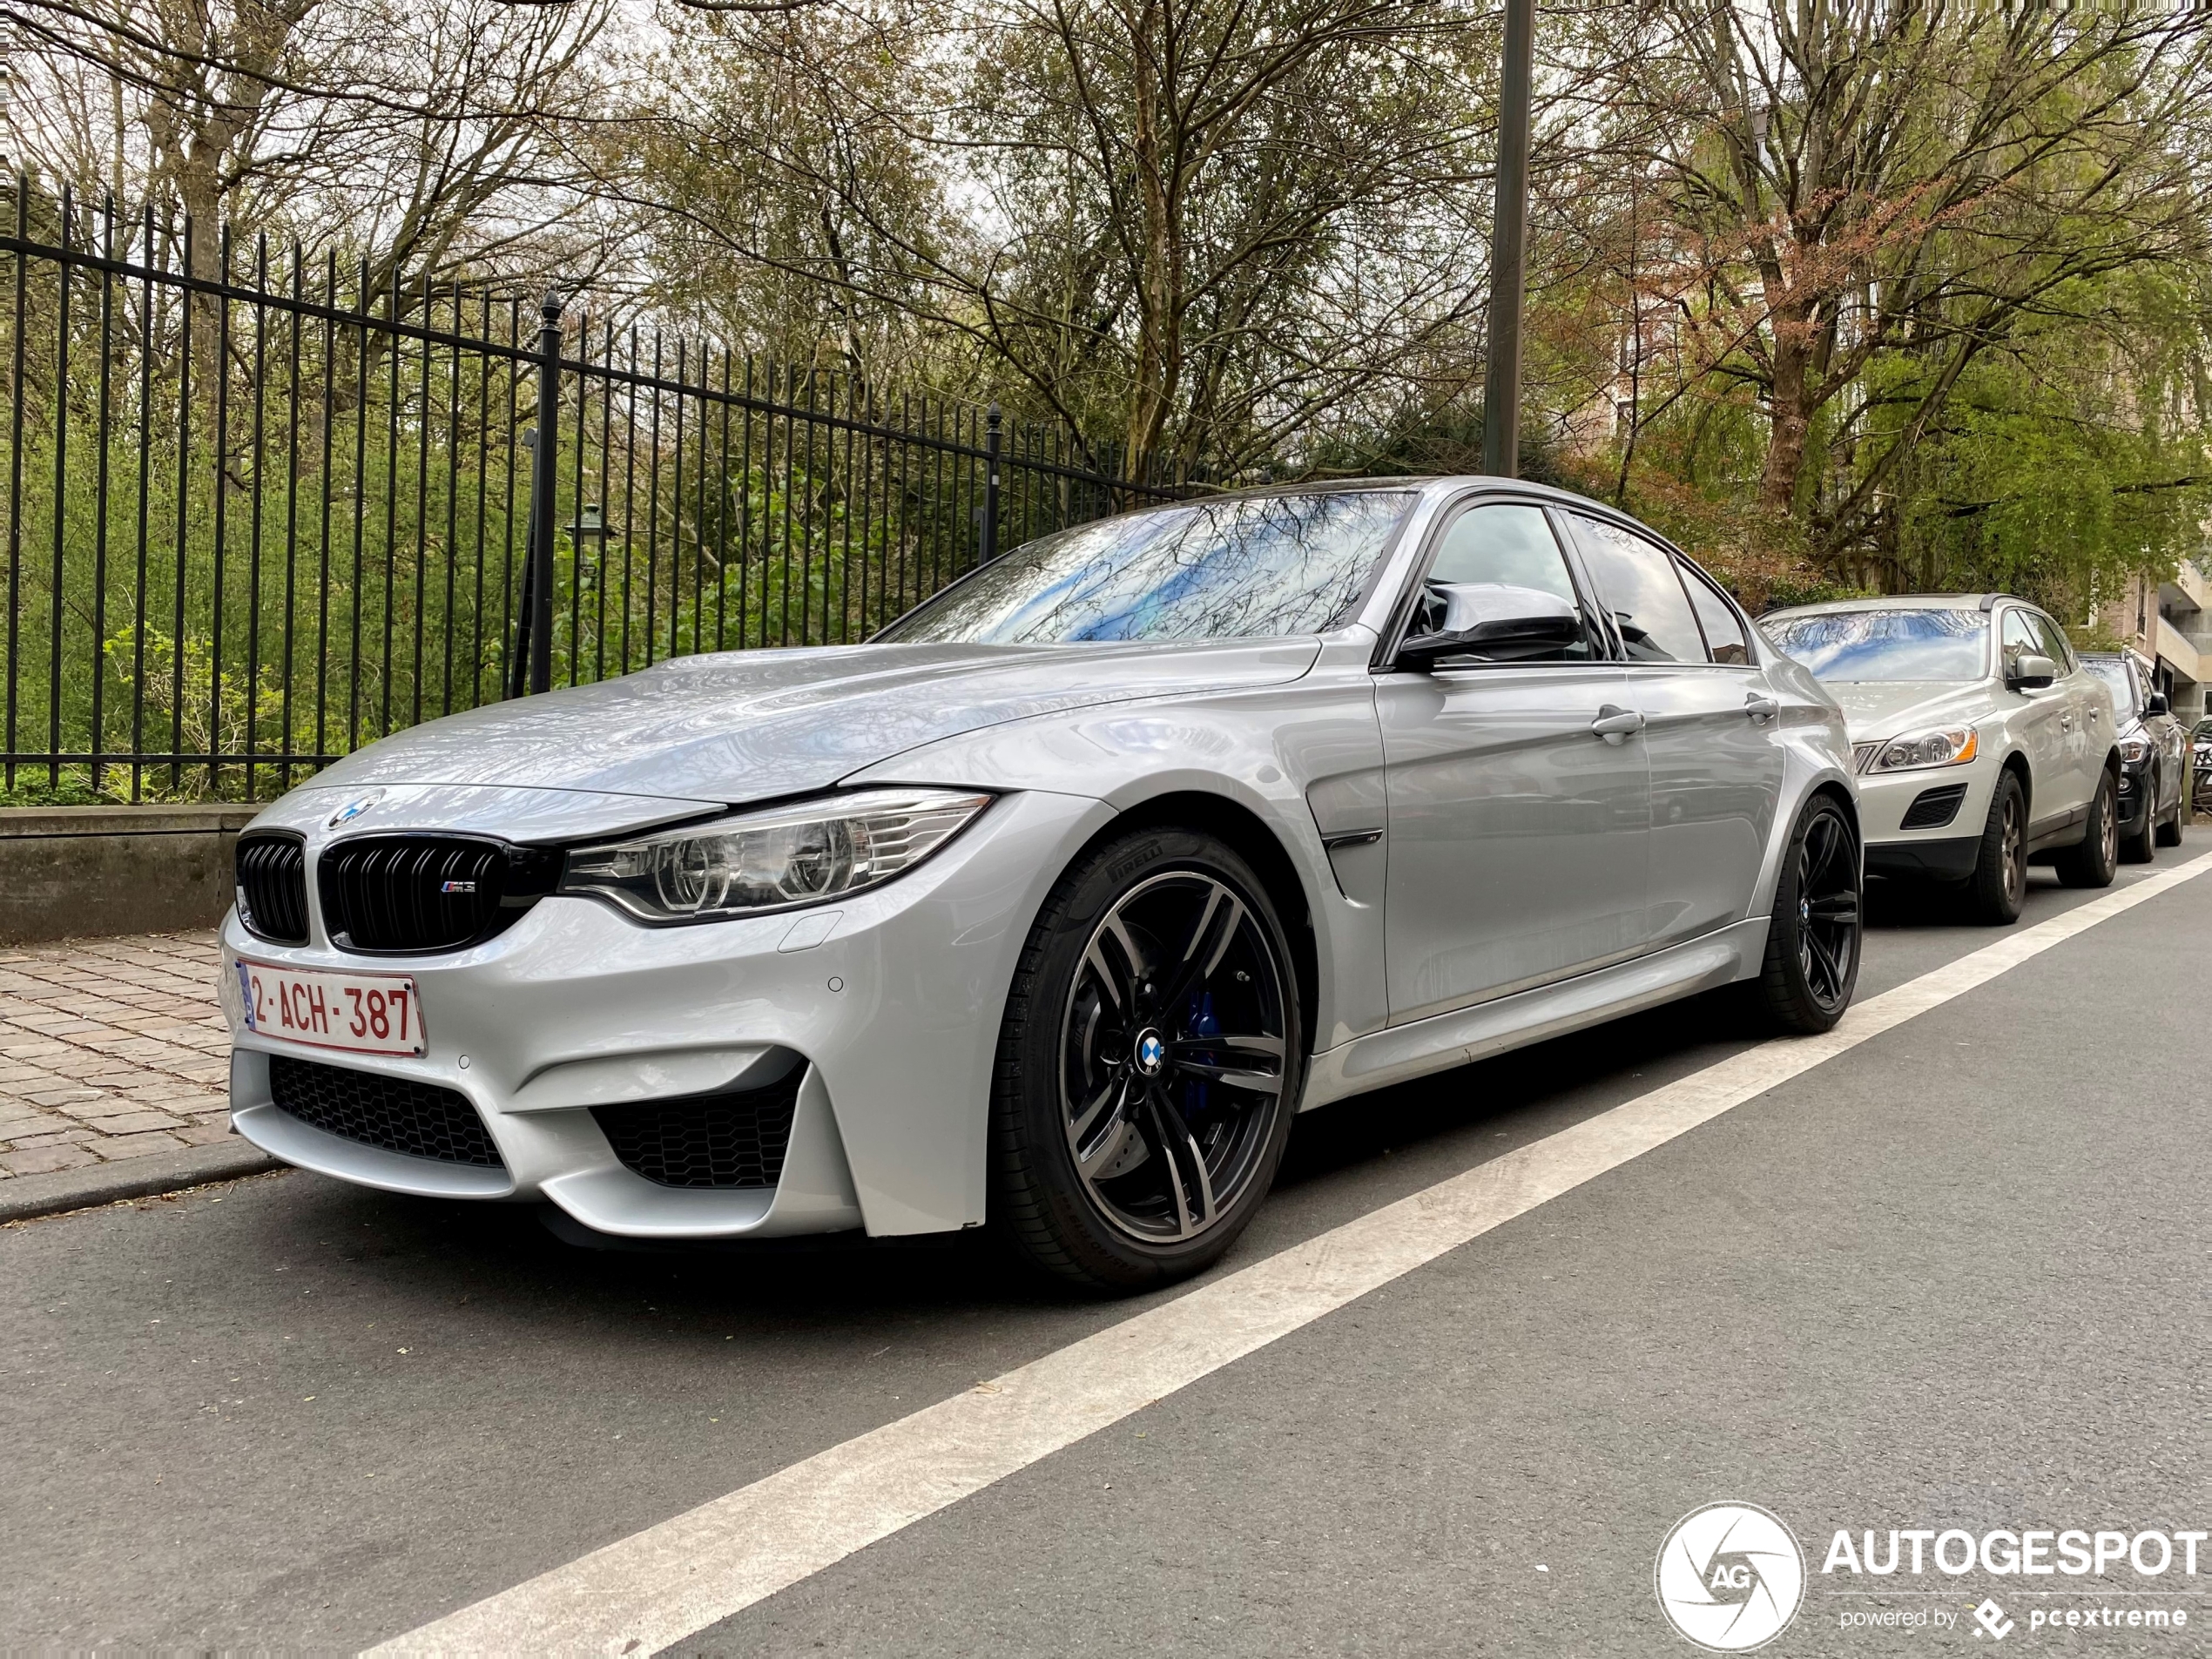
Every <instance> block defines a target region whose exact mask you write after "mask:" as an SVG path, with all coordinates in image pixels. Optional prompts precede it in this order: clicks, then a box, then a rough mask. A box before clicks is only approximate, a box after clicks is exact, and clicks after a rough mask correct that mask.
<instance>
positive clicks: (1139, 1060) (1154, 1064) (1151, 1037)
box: [1136, 1027, 1168, 1077]
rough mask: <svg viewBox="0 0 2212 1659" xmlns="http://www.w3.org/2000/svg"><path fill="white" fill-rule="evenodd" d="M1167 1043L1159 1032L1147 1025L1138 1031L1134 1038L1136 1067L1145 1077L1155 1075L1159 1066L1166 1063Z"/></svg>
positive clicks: (1158, 1072) (1158, 1073)
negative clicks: (1162, 1039)
mask: <svg viewBox="0 0 2212 1659" xmlns="http://www.w3.org/2000/svg"><path fill="white" fill-rule="evenodd" d="M1167 1060H1168V1045H1167V1044H1166V1043H1165V1042H1162V1041H1161V1038H1160V1034H1159V1033H1158V1032H1157V1031H1155V1030H1152V1029H1150V1028H1149V1027H1148V1028H1146V1029H1145V1030H1143V1031H1142V1032H1140V1033H1138V1035H1137V1039H1136V1069H1138V1070H1139V1071H1141V1072H1143V1074H1144V1075H1145V1076H1147V1077H1157V1076H1159V1075H1160V1068H1161V1067H1162V1066H1163V1065H1165V1064H1167Z"/></svg>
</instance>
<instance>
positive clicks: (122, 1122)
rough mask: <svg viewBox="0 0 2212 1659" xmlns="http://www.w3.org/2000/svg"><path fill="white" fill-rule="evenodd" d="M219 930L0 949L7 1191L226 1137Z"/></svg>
mask: <svg viewBox="0 0 2212 1659" xmlns="http://www.w3.org/2000/svg"><path fill="white" fill-rule="evenodd" d="M216 963H217V957H216V947H215V934H214V933H213V932H212V930H210V931H206V932H199V933H181V934H125V935H122V936H121V937H118V938H111V939H71V940H65V941H62V942H60V943H58V944H52V945H18V946H14V947H0V1186H4V1184H5V1183H6V1182H7V1181H8V1180H9V1179H10V1178H11V1177H16V1176H24V1175H39V1174H44V1173H45V1172H47V1171H49V1170H73V1169H79V1168H82V1167H84V1166H85V1165H87V1164H93V1163H110V1162H112V1161H114V1160H116V1159H118V1158H129V1157H138V1156H139V1155H141V1154H144V1153H147V1152H162V1151H169V1150H175V1149H177V1148H181V1147H185V1146H205V1145H208V1144H211V1143H214V1142H217V1141H220V1140H222V1139H224V1138H225V1137H226V1136H227V1135H228V1133H229V1123H228V1122H227V1120H226V1112H227V1110H228V1107H227V1103H226V1097H225V1096H226V1085H227V1083H228V1081H229V1077H230V1033H229V1032H228V1031H227V1030H226V1029H225V1028H224V1025H223V1016H222V1015H221V1013H220V1012H219V1010H218V1009H217V1008H216V1004H215V970H216Z"/></svg>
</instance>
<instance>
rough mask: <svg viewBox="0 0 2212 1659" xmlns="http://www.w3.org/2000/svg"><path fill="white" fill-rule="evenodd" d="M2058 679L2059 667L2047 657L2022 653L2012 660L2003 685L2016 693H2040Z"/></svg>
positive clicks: (2030, 652)
mask: <svg viewBox="0 0 2212 1659" xmlns="http://www.w3.org/2000/svg"><path fill="white" fill-rule="evenodd" d="M2058 677H2059V665H2058V664H2056V663H2054V662H2053V661H2052V660H2051V659H2050V658H2047V657H2041V656H2038V655H2037V654H2036V653H2035V652H2033V651H2022V652H2021V653H2020V655H2019V656H2018V657H2015V658H2013V662H2012V666H2011V668H2010V669H2009V670H2007V671H2006V675H2005V684H2006V685H2009V686H2011V687H2012V688H2013V690H2014V691H2041V690H2042V689H2043V688H2044V687H2045V686H2047V685H2049V684H2050V683H2051V682H2052V681H2053V680H2054V679H2056V678H2058Z"/></svg>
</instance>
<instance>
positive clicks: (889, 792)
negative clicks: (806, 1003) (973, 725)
mask: <svg viewBox="0 0 2212 1659" xmlns="http://www.w3.org/2000/svg"><path fill="white" fill-rule="evenodd" d="M990 804H991V797H990V796H988V795H980V794H972V793H968V792H961V791H955V790H949V789H869V790H861V791H856V792H854V793H853V794H850V795H828V796H825V797H823V798H822V799H819V800H809V801H801V802H799V803H797V804H796V805H793V806H779V807H774V808H772V809H770V810H769V811H766V812H762V813H752V814H750V815H747V816H744V817H737V818H718V819H715V820H714V821H713V822H712V823H711V824H695V825H693V826H691V827H690V828H688V829H678V830H669V831H666V832H664V833H660V834H658V835H643V836H640V837H638V838H637V840H631V841H621V842H617V843H616V844H615V845H613V846H586V847H579V848H577V849H576V850H575V851H574V852H572V853H570V854H569V859H568V867H567V869H566V870H565V871H564V872H563V874H562V877H561V886H560V889H559V890H560V891H561V892H563V893H572V894H585V895H588V896H590V897H592V898H597V899H605V900H609V901H610V902H611V903H613V904H616V905H618V906H620V907H622V908H623V909H624V910H625V911H627V912H628V913H629V914H631V915H633V916H635V917H637V919H638V920H639V921H653V922H671V921H725V920H727V919H728V918H731V917H733V916H752V915H759V914H762V913H764V912H766V911H773V910H791V909H795V908H797V907H799V906H801V905H811V904H819V903H821V902H823V901H824V900H829V899H839V898H843V897H844V896H845V895H846V894H853V893H859V892H860V891H862V890H863V889H865V888H867V887H875V886H878V885H879V884H880V883H882V882H885V881H888V880H890V879H891V878H892V877H893V876H894V875H898V874H900V873H901V872H903V871H907V870H911V869H912V868H914V866H915V865H917V864H919V863H921V861H922V860H924V859H926V858H927V857H928V856H929V855H930V854H931V853H934V852H935V851H936V850H937V849H938V848H939V847H941V846H943V845H944V844H945V843H946V842H947V841H948V840H951V839H952V838H953V837H954V835H956V834H958V833H960V831H961V829H962V828H963V827H964V826H966V825H967V823H968V820H969V819H972V818H974V816H975V815H976V813H980V812H981V811H982V810H983V809H984V808H985V807H986V806H989V805H990Z"/></svg>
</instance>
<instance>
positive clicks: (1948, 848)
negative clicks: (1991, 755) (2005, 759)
mask: <svg viewBox="0 0 2212 1659" xmlns="http://www.w3.org/2000/svg"><path fill="white" fill-rule="evenodd" d="M1997 774H1998V766H1997V764H1996V762H1994V761H1993V760H1990V759H1979V760H1972V761H1969V762H1967V764H1966V765H1963V766H1931V767H1928V768H1927V769H1925V771H1919V772H1888V773H1880V774H1874V775H1862V776H1861V777H1860V778H1859V779H1858V821H1859V826H1860V833H1861V834H1863V835H1864V836H1865V840H1866V869H1867V873H1868V874H1870V875H1886V876H1911V877H1918V878H1921V879H1924V880H1942V881H1962V880H1965V879H1966V877H1967V876H1969V875H1971V874H1973V868H1974V860H1976V859H1977V858H1979V856H1980V852H1981V833H1982V826H1984V825H1985V824H1986V823H1987V822H1988V819H1989V800H1990V796H1991V794H1992V793H1993V792H1994V791H1995V789H1996V786H1997ZM1954 791H1955V792H1957V793H1956V798H1955V799H1944V797H1946V796H1949V795H1950V794H1951V793H1952V792H1954ZM1939 792H1940V794H1939ZM1916 808H1917V809H1918V810H1917V811H1916ZM1908 821H1910V822H1911V824H1912V826H1913V827H1911V828H1907V827H1906V824H1907V822H1908Z"/></svg>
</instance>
